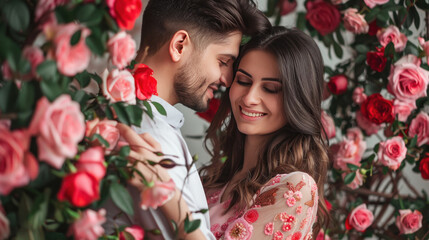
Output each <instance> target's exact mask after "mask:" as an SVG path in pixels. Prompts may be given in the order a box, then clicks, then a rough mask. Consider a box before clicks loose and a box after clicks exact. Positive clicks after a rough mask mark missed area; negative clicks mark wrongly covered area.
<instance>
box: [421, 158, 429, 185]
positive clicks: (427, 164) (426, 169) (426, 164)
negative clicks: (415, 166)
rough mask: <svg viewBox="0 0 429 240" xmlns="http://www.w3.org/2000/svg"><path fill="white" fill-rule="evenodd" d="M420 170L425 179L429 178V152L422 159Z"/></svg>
mask: <svg viewBox="0 0 429 240" xmlns="http://www.w3.org/2000/svg"><path fill="white" fill-rule="evenodd" d="M419 171H420V174H421V175H422V178H423V179H429V154H428V153H426V157H425V158H423V159H422V160H420V164H419Z"/></svg>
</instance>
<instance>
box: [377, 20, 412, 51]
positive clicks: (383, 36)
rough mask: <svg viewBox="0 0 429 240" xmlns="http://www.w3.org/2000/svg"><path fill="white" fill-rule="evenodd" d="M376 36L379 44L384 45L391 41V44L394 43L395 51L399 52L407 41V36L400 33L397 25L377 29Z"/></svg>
mask: <svg viewBox="0 0 429 240" xmlns="http://www.w3.org/2000/svg"><path fill="white" fill-rule="evenodd" d="M377 38H378V41H379V42H380V44H381V46H383V47H386V46H387V44H389V43H390V42H393V44H394V45H395V51H396V52H401V51H402V50H404V49H405V46H406V45H407V41H408V39H407V36H405V34H403V33H401V32H400V31H399V29H398V27H396V26H394V25H391V26H389V27H387V28H384V29H382V30H380V31H378V32H377Z"/></svg>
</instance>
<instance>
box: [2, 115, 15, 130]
mask: <svg viewBox="0 0 429 240" xmlns="http://www.w3.org/2000/svg"><path fill="white" fill-rule="evenodd" d="M0 114H1V112H0ZM11 124H12V121H11V120H10V119H0V128H5V129H10V125H11Z"/></svg>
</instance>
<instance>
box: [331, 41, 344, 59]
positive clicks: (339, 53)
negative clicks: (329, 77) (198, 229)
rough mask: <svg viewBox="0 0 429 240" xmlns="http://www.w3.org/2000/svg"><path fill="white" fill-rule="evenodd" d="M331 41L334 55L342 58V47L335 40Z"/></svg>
mask: <svg viewBox="0 0 429 240" xmlns="http://www.w3.org/2000/svg"><path fill="white" fill-rule="evenodd" d="M333 43H334V51H335V55H336V56H337V57H338V58H342V57H343V49H342V48H341V46H340V45H339V44H338V43H337V42H335V41H334V42H333Z"/></svg>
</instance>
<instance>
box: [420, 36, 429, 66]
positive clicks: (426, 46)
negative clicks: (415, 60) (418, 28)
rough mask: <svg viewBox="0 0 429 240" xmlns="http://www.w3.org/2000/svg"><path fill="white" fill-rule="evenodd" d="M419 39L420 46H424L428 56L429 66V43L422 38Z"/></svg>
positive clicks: (428, 62)
mask: <svg viewBox="0 0 429 240" xmlns="http://www.w3.org/2000/svg"><path fill="white" fill-rule="evenodd" d="M418 39H419V43H420V46H422V48H423V51H424V52H425V54H426V63H427V64H429V41H426V42H425V40H424V39H423V38H422V37H419V38H418Z"/></svg>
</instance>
